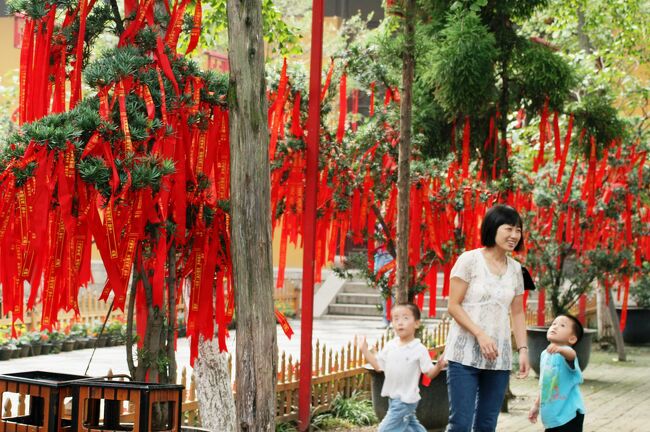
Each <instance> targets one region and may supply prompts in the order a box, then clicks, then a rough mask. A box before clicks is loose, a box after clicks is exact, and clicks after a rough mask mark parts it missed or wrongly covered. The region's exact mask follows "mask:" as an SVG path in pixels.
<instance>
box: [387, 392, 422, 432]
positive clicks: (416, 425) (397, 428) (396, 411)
mask: <svg viewBox="0 0 650 432" xmlns="http://www.w3.org/2000/svg"><path fill="white" fill-rule="evenodd" d="M417 407H418V403H417V402H416V403H404V402H402V401H401V400H399V399H388V412H387V413H386V417H384V419H383V420H382V421H381V423H380V424H379V428H378V429H377V431H378V432H426V431H427V430H426V429H425V428H424V426H422V425H421V424H420V422H419V421H418V419H417V418H416V417H415V409H416V408H417Z"/></svg>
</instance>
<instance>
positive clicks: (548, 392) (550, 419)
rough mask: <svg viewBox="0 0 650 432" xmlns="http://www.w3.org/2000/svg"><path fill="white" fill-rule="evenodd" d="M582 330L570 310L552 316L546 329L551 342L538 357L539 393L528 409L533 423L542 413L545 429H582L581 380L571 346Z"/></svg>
mask: <svg viewBox="0 0 650 432" xmlns="http://www.w3.org/2000/svg"><path fill="white" fill-rule="evenodd" d="M583 333H584V330H583V328H582V324H580V321H578V319H577V318H576V317H574V316H572V315H569V314H562V315H559V316H558V317H557V318H555V320H553V324H551V327H550V328H549V329H548V332H547V333H546V339H547V340H548V341H549V342H550V343H549V345H548V347H546V349H545V350H544V351H543V352H542V355H541V360H540V367H539V369H540V372H539V388H540V394H539V395H538V396H537V400H536V401H535V404H534V405H533V407H532V408H531V409H530V412H529V413H528V419H529V420H530V421H531V422H532V423H535V422H536V421H537V415H538V414H540V413H541V417H542V424H543V425H544V427H545V428H546V432H582V424H583V422H584V418H585V405H584V403H583V401H582V395H581V394H580V388H579V385H580V384H582V381H583V380H582V372H581V371H580V366H579V365H578V357H577V355H576V352H575V350H574V349H573V346H575V344H577V343H578V341H580V339H581V338H582V334H583Z"/></svg>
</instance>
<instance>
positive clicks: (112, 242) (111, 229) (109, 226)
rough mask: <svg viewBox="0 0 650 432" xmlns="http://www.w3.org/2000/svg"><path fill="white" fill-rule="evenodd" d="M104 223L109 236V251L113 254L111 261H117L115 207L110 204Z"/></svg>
mask: <svg viewBox="0 0 650 432" xmlns="http://www.w3.org/2000/svg"><path fill="white" fill-rule="evenodd" d="M104 222H105V224H106V231H107V234H108V249H109V250H110V252H111V259H117V256H118V255H117V238H116V237H115V222H114V221H113V205H112V204H109V205H108V207H106V212H105V213H104Z"/></svg>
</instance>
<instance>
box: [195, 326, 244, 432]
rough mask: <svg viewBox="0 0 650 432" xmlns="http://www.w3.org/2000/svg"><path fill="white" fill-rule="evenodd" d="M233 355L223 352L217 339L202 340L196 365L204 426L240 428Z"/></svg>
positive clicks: (229, 430)
mask: <svg viewBox="0 0 650 432" xmlns="http://www.w3.org/2000/svg"><path fill="white" fill-rule="evenodd" d="M229 358H230V354H228V353H226V352H223V353H220V352H219V344H218V342H217V339H212V340H211V341H204V340H201V342H200V343H199V356H198V358H197V359H196V366H195V368H194V377H195V378H196V396H197V399H198V400H199V412H200V413H201V425H202V426H203V427H204V428H206V429H209V430H213V431H222V432H234V431H235V430H236V428H237V416H236V414H237V413H236V411H235V398H234V395H233V392H232V386H231V379H230V368H229V366H228V360H229Z"/></svg>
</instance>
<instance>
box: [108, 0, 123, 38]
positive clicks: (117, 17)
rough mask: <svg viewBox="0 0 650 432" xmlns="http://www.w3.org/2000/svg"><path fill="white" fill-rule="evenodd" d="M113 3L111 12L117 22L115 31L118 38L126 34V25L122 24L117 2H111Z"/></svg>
mask: <svg viewBox="0 0 650 432" xmlns="http://www.w3.org/2000/svg"><path fill="white" fill-rule="evenodd" d="M109 1H110V3H111V10H112V11H113V21H115V29H116V30H117V34H118V36H119V35H121V34H122V33H124V24H122V17H121V16H120V9H119V7H118V6H117V0H109Z"/></svg>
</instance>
